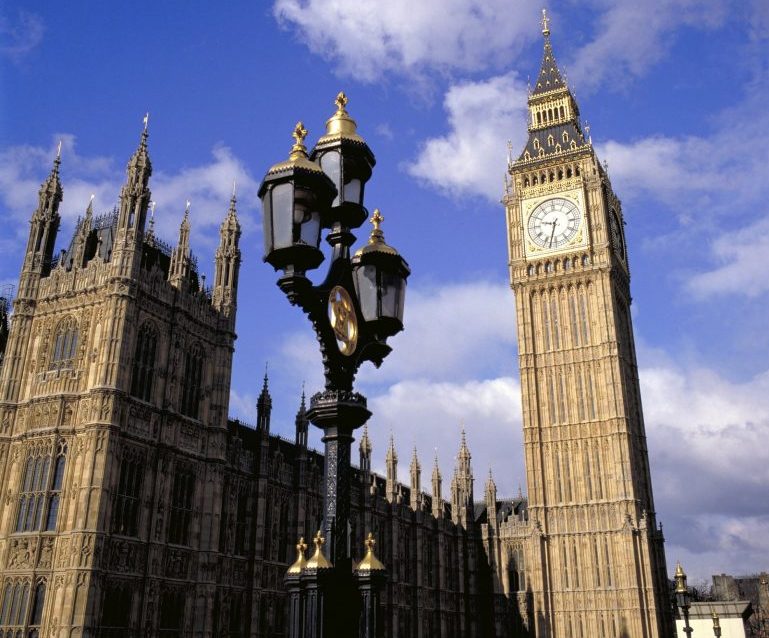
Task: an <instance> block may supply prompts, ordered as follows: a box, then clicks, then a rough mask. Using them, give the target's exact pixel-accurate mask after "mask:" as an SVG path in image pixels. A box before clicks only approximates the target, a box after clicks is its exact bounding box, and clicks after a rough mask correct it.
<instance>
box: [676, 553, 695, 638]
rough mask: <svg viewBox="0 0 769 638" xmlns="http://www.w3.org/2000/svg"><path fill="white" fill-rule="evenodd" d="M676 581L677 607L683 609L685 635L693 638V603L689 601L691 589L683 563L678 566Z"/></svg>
mask: <svg viewBox="0 0 769 638" xmlns="http://www.w3.org/2000/svg"><path fill="white" fill-rule="evenodd" d="M675 580H676V592H675V593H676V605H678V607H679V608H680V609H681V612H682V613H683V616H684V633H685V634H686V638H691V637H692V632H693V631H694V629H692V628H691V627H690V626H689V607H691V603H690V599H689V589H688V587H687V586H686V574H685V573H684V569H683V567H681V563H678V564H677V565H676V574H675Z"/></svg>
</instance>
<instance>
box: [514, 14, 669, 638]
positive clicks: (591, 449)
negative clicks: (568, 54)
mask: <svg viewBox="0 0 769 638" xmlns="http://www.w3.org/2000/svg"><path fill="white" fill-rule="evenodd" d="M543 34H544V55H543V60H542V68H541V70H540V73H539V76H538V77H537V80H536V85H535V86H534V87H533V88H532V90H531V92H530V96H529V125H528V130H529V137H528V141H527V143H526V147H525V148H524V150H523V152H522V153H521V155H520V157H519V158H518V159H517V160H516V161H511V162H510V166H509V174H510V180H511V182H512V183H511V184H510V185H509V188H508V190H507V193H506V194H505V197H504V199H503V203H504V205H505V210H506V221H507V238H508V248H509V268H510V281H511V285H512V288H513V290H514V292H515V299H516V314H517V325H518V345H519V357H520V375H521V388H522V392H523V432H524V446H525V460H526V478H527V483H528V498H529V502H528V507H529V521H530V528H531V538H530V539H529V541H530V542H528V543H527V553H528V556H527V557H526V562H527V564H528V565H529V567H530V569H529V570H528V571H529V576H528V583H527V587H526V589H527V591H528V596H529V600H530V612H529V614H528V616H529V619H530V620H529V629H530V630H533V633H535V634H536V636H538V637H540V638H541V637H544V636H547V637H549V638H561V637H573V638H582V637H584V638H592V637H595V638H609V637H612V638H614V637H615V636H616V637H619V636H627V637H633V638H651V637H654V638H658V637H662V636H667V635H669V633H670V631H669V629H668V628H669V627H670V628H672V625H671V620H670V605H669V603H668V596H667V589H668V588H667V576H666V568H665V554H664V547H663V537H662V532H661V529H660V528H659V527H658V524H657V520H656V514H655V510H654V500H653V497H652V484H651V476H650V473H649V460H648V452H647V445H646V433H645V429H644V421H643V413H642V408H641V397H640V391H639V382H638V366H637V363H636V355H635V346H634V341H633V330H632V324H631V316H630V301H631V298H630V271H629V266H628V255H627V250H626V246H625V240H624V229H623V226H624V222H623V216H622V206H621V203H620V200H619V199H618V197H617V196H616V195H615V193H614V191H613V190H612V186H611V182H610V180H609V176H608V174H607V171H606V169H605V167H602V166H601V164H600V163H599V161H598V159H597V157H596V153H595V151H594V149H593V146H592V143H591V139H590V137H589V135H588V132H587V131H586V130H585V128H584V127H583V126H582V124H581V122H580V118H579V108H578V106H577V103H576V101H575V99H574V96H573V94H572V93H571V91H570V90H569V88H568V86H567V85H566V83H565V81H564V79H563V76H562V75H561V73H560V71H559V69H558V65H557V64H556V61H555V57H554V55H553V49H552V45H551V42H550V30H549V28H548V24H547V18H544V19H543Z"/></svg>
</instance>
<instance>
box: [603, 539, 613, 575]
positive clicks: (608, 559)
mask: <svg viewBox="0 0 769 638" xmlns="http://www.w3.org/2000/svg"><path fill="white" fill-rule="evenodd" d="M603 558H604V567H605V569H606V578H605V579H604V580H605V581H606V586H607V587H611V586H612V582H611V553H610V551H609V538H608V536H605V537H604V539H603Z"/></svg>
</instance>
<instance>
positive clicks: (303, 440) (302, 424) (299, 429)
mask: <svg viewBox="0 0 769 638" xmlns="http://www.w3.org/2000/svg"><path fill="white" fill-rule="evenodd" d="M294 425H295V426H296V445H297V447H299V448H302V449H307V435H308V430H309V429H310V420H309V419H308V418H307V405H306V403H305V397H304V388H302V401H301V403H300V404H299V411H298V412H297V413H296V419H294Z"/></svg>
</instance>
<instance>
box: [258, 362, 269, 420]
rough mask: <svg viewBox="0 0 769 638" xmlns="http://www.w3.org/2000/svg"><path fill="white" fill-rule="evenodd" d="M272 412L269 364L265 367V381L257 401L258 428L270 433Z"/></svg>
mask: <svg viewBox="0 0 769 638" xmlns="http://www.w3.org/2000/svg"><path fill="white" fill-rule="evenodd" d="M271 412H272V397H271V396H270V389H269V379H268V377H267V365H265V369H264V382H263V383H262V391H261V393H260V394H259V399H257V401H256V429H257V430H261V431H262V432H265V433H269V431H270V413H271Z"/></svg>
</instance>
